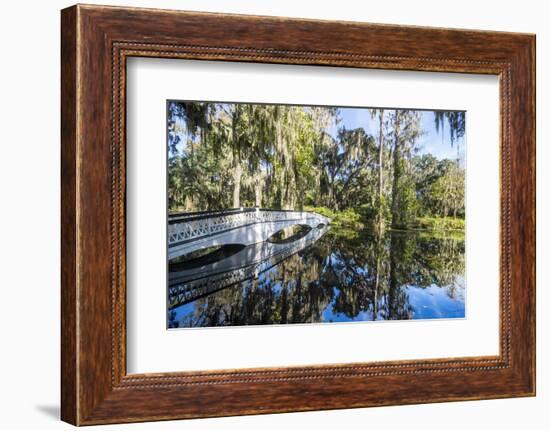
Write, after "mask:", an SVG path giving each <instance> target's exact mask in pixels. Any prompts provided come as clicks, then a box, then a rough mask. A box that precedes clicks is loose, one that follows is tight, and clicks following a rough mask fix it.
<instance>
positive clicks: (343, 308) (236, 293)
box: [168, 228, 465, 328]
mask: <svg viewBox="0 0 550 431" xmlns="http://www.w3.org/2000/svg"><path fill="white" fill-rule="evenodd" d="M464 271H465V263H464V239H463V238H455V237H445V236H430V235H428V234H426V233H423V232H409V231H408V232H395V231H393V232H387V233H386V234H385V235H384V237H382V238H376V237H375V236H373V235H372V234H369V233H365V232H356V231H355V232H351V231H346V230H342V229H337V228H332V229H331V230H330V231H329V232H327V233H326V234H325V235H324V236H323V237H321V238H320V239H319V240H318V241H317V242H315V243H314V244H312V245H310V246H309V247H307V248H305V249H304V250H302V251H300V252H298V253H296V254H294V255H292V256H290V257H289V258H287V259H285V260H284V261H282V262H281V263H279V264H278V265H276V266H275V267H273V268H271V269H269V270H268V271H266V272H264V273H262V274H260V275H259V277H258V278H257V279H254V280H249V281H246V282H244V283H241V284H238V285H236V286H232V287H228V288H226V289H223V290H221V291H218V292H215V293H213V294H211V295H208V296H206V297H203V298H200V299H197V300H195V301H193V302H191V303H188V304H184V305H181V306H179V307H176V308H174V309H172V310H170V311H169V312H168V318H169V327H170V328H178V327H179V328H185V327H210V326H234V325H264V324H285V323H322V322H349V321H365V320H404V319H430V318H461V317H464V315H465V308H464V296H465V276H464Z"/></svg>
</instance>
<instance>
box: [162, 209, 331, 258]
mask: <svg viewBox="0 0 550 431" xmlns="http://www.w3.org/2000/svg"><path fill="white" fill-rule="evenodd" d="M321 223H322V224H328V223H329V219H328V218H326V217H323V216H321V215H319V214H316V213H311V212H307V211H284V210H268V209H260V208H245V209H242V208H241V209H230V210H223V211H204V212H199V213H186V214H172V215H170V216H169V218H168V257H169V258H170V259H172V258H174V257H177V256H180V255H182V254H185V253H189V252H191V251H193V250H196V249H198V248H204V247H208V246H211V245H217V244H227V243H230V242H237V243H240V244H244V245H249V244H253V243H255V242H261V241H265V240H266V239H267V237H268V236H269V235H271V234H273V233H275V231H276V230H279V229H282V228H284V227H287V226H291V225H293V224H307V225H309V226H311V227H315V226H317V225H318V224H321Z"/></svg>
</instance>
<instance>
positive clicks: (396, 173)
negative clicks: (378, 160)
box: [391, 111, 401, 227]
mask: <svg viewBox="0 0 550 431" xmlns="http://www.w3.org/2000/svg"><path fill="white" fill-rule="evenodd" d="M399 128H400V119H399V111H396V112H395V121H394V148H393V185H392V201H391V216H392V226H393V227H397V226H398V225H400V224H401V223H400V217H399V202H398V195H399V179H400V177H401V155H400V152H401V148H400V145H399Z"/></svg>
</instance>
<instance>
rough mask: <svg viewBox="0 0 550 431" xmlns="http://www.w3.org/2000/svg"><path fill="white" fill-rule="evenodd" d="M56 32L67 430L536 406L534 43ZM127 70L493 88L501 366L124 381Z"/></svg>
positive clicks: (442, 37)
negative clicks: (496, 402) (170, 66)
mask: <svg viewBox="0 0 550 431" xmlns="http://www.w3.org/2000/svg"><path fill="white" fill-rule="evenodd" d="M61 17H62V20H61V21H62V25H61V49H62V56H61V58H62V60H61V72H62V76H61V79H62V81H61V82H62V92H61V122H62V134H61V139H62V147H61V161H62V179H61V191H62V216H61V226H62V239H61V243H62V247H61V253H62V295H61V304H62V325H61V339H62V343H61V353H62V364H61V365H62V373H61V375H62V378H61V388H62V391H61V392H62V395H61V417H62V419H63V420H65V421H67V422H70V423H72V424H75V425H88V424H101V423H112V422H135V421H147V420H161V419H176V418H194V417H208V416H228V415H241V414H255V413H272V412H288V411H306V410H320V409H338V408H351V407H366V406H381V405H389V404H411V403H425V402H441V401H450V400H473V399H480V398H501V397H512V396H530V395H534V393H535V36H534V35H528V34H512V33H500V32H486V31H469V30H468V31H466V30H449V29H438V28H423V27H402V26H390V25H375V24H363V23H353V22H330V21H313V20H296V19H286V18H273V17H255V16H241V15H220V14H211V13H196V12H178V11H167V10H153V9H151V10H147V9H133V8H118V7H103V6H82V5H77V6H73V7H70V8H68V9H65V10H63V11H62V14H61ZM335 35H337V37H335ZM130 56H146V57H165V58H186V59H200V60H224V61H244V62H258V63H260V62H261V63H287V64H302V65H303V64H306V65H331V66H346V67H358V68H376V69H404V70H418V71H442V72H463V73H482V74H494V75H498V76H499V77H500V106H501V111H500V116H501V135H500V136H501V220H500V224H501V272H500V273H501V283H500V292H501V295H500V322H501V324H500V354H499V355H498V356H495V357H465V358H444V359H437V360H422V361H400V362H381V363H361V364H358V363H354V364H339V365H327V366H305V367H293V368H268V369H242V370H227V371H208V370H206V371H204V372H180V373H160V374H140V375H136V374H131V375H128V374H127V373H126V366H125V364H126V360H125V359H126V357H125V355H126V352H125V335H126V328H125V305H126V304H125V295H126V284H125V187H126V183H125V181H126V178H125V97H126V94H125V91H126V88H125V83H126V80H125V76H126V74H125V65H126V59H127V58H128V57H130Z"/></svg>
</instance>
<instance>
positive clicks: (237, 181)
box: [233, 159, 243, 208]
mask: <svg viewBox="0 0 550 431" xmlns="http://www.w3.org/2000/svg"><path fill="white" fill-rule="evenodd" d="M242 175H243V168H242V166H241V161H240V160H238V159H237V161H236V163H235V168H234V169H233V208H239V207H240V206H241V177H242Z"/></svg>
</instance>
